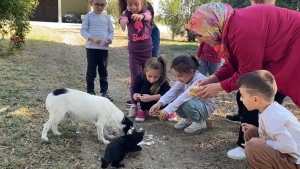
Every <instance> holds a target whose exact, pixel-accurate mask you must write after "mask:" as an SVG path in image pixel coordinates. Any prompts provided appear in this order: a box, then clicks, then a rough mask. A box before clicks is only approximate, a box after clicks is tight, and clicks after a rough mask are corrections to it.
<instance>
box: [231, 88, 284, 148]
mask: <svg viewBox="0 0 300 169" xmlns="http://www.w3.org/2000/svg"><path fill="white" fill-rule="evenodd" d="M240 97H241V93H240V91H238V92H237V94H236V102H237V105H238V107H239V111H238V113H239V115H240V116H241V117H242V121H241V123H248V124H252V125H254V126H256V127H258V110H253V111H248V110H247V108H246V107H245V106H244V104H243V102H242V101H241V100H240ZM285 97H286V96H285V95H284V94H282V93H279V92H277V93H276V95H275V99H274V100H275V101H276V102H278V103H279V104H282V102H283V99H284V98H285ZM242 143H245V140H244V132H243V131H242V126H240V131H239V138H238V141H237V145H238V146H241V147H243V146H242V145H241V144H242Z"/></svg>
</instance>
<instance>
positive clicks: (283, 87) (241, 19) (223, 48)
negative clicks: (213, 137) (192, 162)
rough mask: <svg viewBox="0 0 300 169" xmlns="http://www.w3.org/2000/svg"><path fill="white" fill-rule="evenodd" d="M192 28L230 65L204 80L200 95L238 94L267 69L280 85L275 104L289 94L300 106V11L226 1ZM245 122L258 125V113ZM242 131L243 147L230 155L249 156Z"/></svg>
mask: <svg viewBox="0 0 300 169" xmlns="http://www.w3.org/2000/svg"><path fill="white" fill-rule="evenodd" d="M187 29H188V30H190V31H192V32H193V33H194V34H195V35H196V37H197V38H198V39H199V41H200V42H202V41H203V42H206V43H208V44H209V45H211V46H212V47H214V48H215V50H216V51H218V52H219V56H220V57H222V58H224V59H225V60H226V62H225V63H224V64H223V66H221V68H220V69H219V70H218V71H217V72H215V73H214V74H213V75H211V76H209V77H207V78H206V79H204V80H201V81H199V85H200V86H202V87H204V90H202V91H201V92H200V93H198V96H199V97H202V98H207V97H214V96H216V95H217V94H218V93H219V92H220V91H224V90H225V91H226V92H228V93H230V92H232V91H234V90H237V89H238V87H237V84H236V82H237V79H238V78H239V77H240V76H241V75H243V74H245V73H248V72H252V71H254V70H260V69H265V70H268V71H270V72H271V73H272V74H273V75H274V77H275V79H276V82H277V86H278V91H277V94H276V96H275V101H277V102H278V103H280V104H282V102H283V99H284V98H285V97H286V96H289V97H290V98H291V99H292V100H293V102H294V103H295V104H296V105H297V106H298V107H300V90H299V86H300V73H299V71H298V70H299V65H300V51H299V49H300V13H299V12H296V11H291V10H288V9H284V8H279V7H276V6H274V5H266V4H265V5H255V6H250V7H247V8H243V9H232V7H231V6H229V5H227V4H222V3H208V4H205V5H202V6H200V7H199V8H198V9H197V10H196V11H195V13H194V14H193V16H192V18H191V19H190V21H189V24H188V26H187ZM241 121H242V123H248V124H253V125H255V126H258V111H256V110H255V111H248V110H247V109H246V108H245V107H244V108H243V110H242V120H241ZM243 143H244V138H243V132H242V128H241V127H240V133H239V139H238V142H237V144H238V147H237V148H235V149H233V150H230V151H229V152H228V156H229V157H231V158H234V159H243V158H245V157H246V156H245V153H244V149H243V147H242V144H243Z"/></svg>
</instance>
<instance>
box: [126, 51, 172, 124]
mask: <svg viewBox="0 0 300 169" xmlns="http://www.w3.org/2000/svg"><path fill="white" fill-rule="evenodd" d="M170 88H171V87H170V85H169V82H168V77H167V62H166V60H165V58H164V57H162V56H159V57H158V58H150V59H148V60H147V61H146V63H145V68H144V70H143V72H142V74H141V75H138V76H137V77H136V80H135V87H134V94H133V99H134V100H135V101H137V102H140V106H141V109H140V111H138V112H137V114H136V117H135V116H132V115H131V114H129V116H131V117H135V121H138V122H143V121H145V118H146V116H147V114H148V111H149V109H150V108H151V107H152V106H153V105H154V104H155V103H156V102H157V101H158V100H159V99H160V97H161V96H163V95H164V94H165V93H166V92H167V91H168V90H169V89H170ZM168 120H169V121H176V115H175V114H174V113H171V115H170V116H169V118H168Z"/></svg>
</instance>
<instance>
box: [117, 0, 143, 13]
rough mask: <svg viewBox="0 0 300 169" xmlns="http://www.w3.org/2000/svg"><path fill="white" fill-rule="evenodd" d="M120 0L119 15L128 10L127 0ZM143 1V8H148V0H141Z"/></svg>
mask: <svg viewBox="0 0 300 169" xmlns="http://www.w3.org/2000/svg"><path fill="white" fill-rule="evenodd" d="M118 1H119V5H118V9H119V15H120V16H121V15H122V14H123V12H124V11H126V10H127V0H118ZM141 1H142V6H143V9H147V1H146V0H141Z"/></svg>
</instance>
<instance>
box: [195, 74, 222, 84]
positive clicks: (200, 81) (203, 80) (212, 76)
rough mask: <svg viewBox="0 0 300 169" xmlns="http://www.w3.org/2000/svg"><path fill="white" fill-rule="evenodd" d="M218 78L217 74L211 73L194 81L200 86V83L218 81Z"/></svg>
mask: <svg viewBox="0 0 300 169" xmlns="http://www.w3.org/2000/svg"><path fill="white" fill-rule="evenodd" d="M218 82H219V79H218V78H217V76H215V75H211V76H209V77H207V78H204V79H201V80H198V82H197V83H196V84H197V85H198V86H202V85H206V84H210V83H218Z"/></svg>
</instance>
